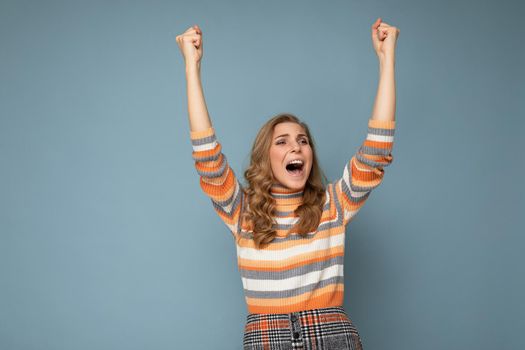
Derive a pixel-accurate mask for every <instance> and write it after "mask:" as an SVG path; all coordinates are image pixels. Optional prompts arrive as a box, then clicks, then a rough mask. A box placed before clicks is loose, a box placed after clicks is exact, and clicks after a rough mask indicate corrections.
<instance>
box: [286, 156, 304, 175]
mask: <svg viewBox="0 0 525 350" xmlns="http://www.w3.org/2000/svg"><path fill="white" fill-rule="evenodd" d="M303 168H304V163H303V161H302V160H292V161H291V162H289V163H288V164H286V171H287V172H288V173H289V174H290V175H292V176H300V175H302V174H303Z"/></svg>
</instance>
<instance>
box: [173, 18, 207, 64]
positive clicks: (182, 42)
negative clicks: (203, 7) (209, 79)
mask: <svg viewBox="0 0 525 350" xmlns="http://www.w3.org/2000/svg"><path fill="white" fill-rule="evenodd" d="M175 39H176V40H177V44H178V45H179V48H180V51H181V53H182V56H184V61H185V62H186V65H189V64H196V65H200V61H201V59H202V53H203V52H202V31H201V29H200V28H199V26H198V25H194V26H193V27H190V28H188V29H187V30H186V31H185V32H184V33H182V34H181V35H177V37H176V38H175Z"/></svg>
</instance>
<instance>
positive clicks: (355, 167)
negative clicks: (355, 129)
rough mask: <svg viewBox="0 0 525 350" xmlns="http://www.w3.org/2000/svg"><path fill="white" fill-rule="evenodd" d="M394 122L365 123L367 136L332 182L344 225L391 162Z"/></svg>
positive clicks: (357, 210) (360, 205)
mask: <svg viewBox="0 0 525 350" xmlns="http://www.w3.org/2000/svg"><path fill="white" fill-rule="evenodd" d="M394 130H395V121H381V120H375V119H371V118H370V119H369V120H368V134H367V137H366V139H365V140H364V142H363V143H362V145H361V146H360V147H359V149H358V150H357V152H356V153H355V154H354V155H353V156H352V158H351V159H350V161H349V162H348V163H347V164H346V165H345V168H344V169H343V176H342V177H341V178H340V179H338V180H337V181H336V182H335V193H336V196H337V198H338V200H339V203H341V206H342V207H343V211H344V220H343V223H344V225H346V224H348V223H349V222H350V221H351V220H352V219H353V218H354V216H355V215H356V214H357V213H358V212H359V210H360V209H361V207H362V206H363V204H364V203H365V202H366V200H367V199H368V196H369V195H370V193H371V191H372V190H373V189H374V188H376V187H377V186H379V185H380V184H381V182H382V181H383V175H384V170H383V167H385V166H388V165H390V164H391V163H392V160H393V157H392V154H391V151H392V146H393V144H394Z"/></svg>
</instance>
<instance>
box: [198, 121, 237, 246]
mask: <svg viewBox="0 0 525 350" xmlns="http://www.w3.org/2000/svg"><path fill="white" fill-rule="evenodd" d="M190 139H191V144H192V148H193V152H192V157H193V159H194V160H195V168H196V169H197V173H198V174H199V176H200V187H201V188H202V190H203V191H204V193H205V194H206V195H207V196H208V197H209V198H210V199H211V202H212V204H213V208H214V209H215V211H216V212H217V214H218V215H219V217H220V218H221V220H222V221H223V222H224V223H225V224H226V226H228V228H229V230H230V231H231V233H232V234H233V237H234V238H237V235H238V233H239V231H238V230H239V219H240V214H241V203H242V200H243V191H242V187H241V185H240V183H239V181H238V180H237V178H236V176H235V174H234V172H233V170H232V169H231V168H230V166H229V164H228V161H227V159H226V156H225V155H224V154H223V153H222V146H221V144H220V143H219V142H218V141H217V139H216V137H215V130H214V128H213V127H210V128H208V129H206V130H201V131H191V130H190Z"/></svg>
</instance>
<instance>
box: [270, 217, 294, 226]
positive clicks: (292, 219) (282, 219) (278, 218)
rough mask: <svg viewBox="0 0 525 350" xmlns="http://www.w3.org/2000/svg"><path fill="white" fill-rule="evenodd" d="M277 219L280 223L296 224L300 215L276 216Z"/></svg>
mask: <svg viewBox="0 0 525 350" xmlns="http://www.w3.org/2000/svg"><path fill="white" fill-rule="evenodd" d="M275 221H276V222H277V224H279V225H295V224H296V223H297V221H299V217H295V218H294V217H292V218H280V217H275Z"/></svg>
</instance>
